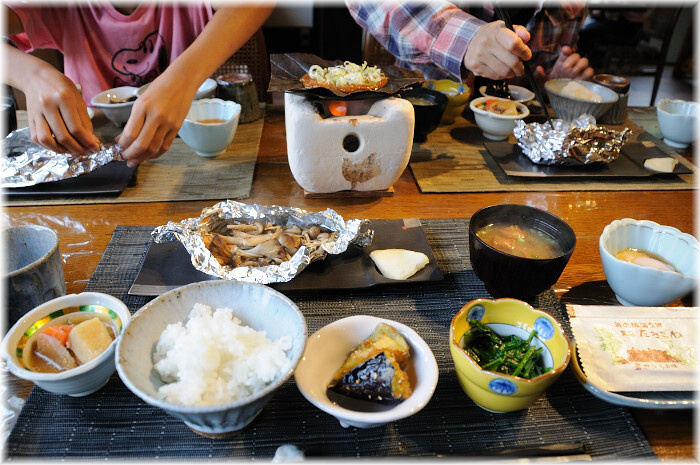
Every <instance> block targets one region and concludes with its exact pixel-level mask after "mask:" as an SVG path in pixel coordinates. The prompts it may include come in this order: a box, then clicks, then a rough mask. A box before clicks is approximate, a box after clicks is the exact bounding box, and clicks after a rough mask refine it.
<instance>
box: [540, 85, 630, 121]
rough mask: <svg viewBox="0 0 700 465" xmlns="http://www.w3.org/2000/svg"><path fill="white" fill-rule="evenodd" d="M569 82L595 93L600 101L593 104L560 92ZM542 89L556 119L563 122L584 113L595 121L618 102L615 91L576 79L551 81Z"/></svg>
mask: <svg viewBox="0 0 700 465" xmlns="http://www.w3.org/2000/svg"><path fill="white" fill-rule="evenodd" d="M571 81H575V82H576V83H578V84H580V85H582V86H583V87H585V88H587V89H588V90H590V91H592V92H595V93H596V94H598V96H600V98H601V101H600V102H593V101H590V100H585V99H582V98H576V97H572V96H569V95H567V94H565V93H563V92H562V90H563V89H564V88H565V86H566V85H567V84H568V83H569V82H571ZM544 88H545V89H546V91H547V95H548V96H549V103H550V105H552V108H553V109H554V112H555V113H556V114H557V118H560V119H563V120H565V121H573V120H575V119H577V118H578V117H579V116H581V115H582V114H584V113H587V114H589V115H592V116H593V117H594V118H595V119H596V120H597V119H598V118H600V117H601V116H603V115H604V114H605V113H606V112H607V111H608V110H609V109H610V107H611V106H613V104H614V103H615V102H617V100H618V95H617V93H616V92H615V91H613V90H610V89H608V88H607V87H604V86H601V85H600V84H596V83H594V82H590V81H581V80H578V79H564V78H560V79H552V80H550V81H547V82H545V83H544Z"/></svg>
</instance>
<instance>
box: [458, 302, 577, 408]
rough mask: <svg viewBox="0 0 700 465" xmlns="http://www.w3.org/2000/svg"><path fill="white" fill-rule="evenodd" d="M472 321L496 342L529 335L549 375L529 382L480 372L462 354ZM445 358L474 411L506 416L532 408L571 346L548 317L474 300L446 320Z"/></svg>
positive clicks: (518, 306) (522, 306)
mask: <svg viewBox="0 0 700 465" xmlns="http://www.w3.org/2000/svg"><path fill="white" fill-rule="evenodd" d="M471 320H478V321H481V323H484V324H485V325H487V326H489V327H490V328H491V329H492V330H493V331H494V332H496V333H497V334H498V335H500V336H506V335H510V334H515V335H517V336H518V337H520V338H521V339H527V338H528V336H529V334H530V333H531V332H532V330H536V331H537V337H536V338H535V339H534V340H533V344H534V345H535V346H536V347H543V348H544V351H543V353H542V356H543V360H544V365H545V366H547V367H550V368H551V370H550V371H549V372H547V373H544V374H542V375H540V376H537V377H535V378H532V379H525V378H521V377H518V376H512V375H508V374H505V373H499V372H494V371H489V370H484V369H482V368H481V367H480V366H479V365H478V364H477V363H476V362H475V361H474V360H473V359H472V358H471V357H470V356H469V355H468V354H467V352H466V351H465V350H464V349H463V348H462V346H461V343H460V341H461V339H462V336H463V335H464V333H465V332H467V331H468V330H469V328H471V324H470V323H469V321H471ZM450 353H451V355H452V360H453V361H454V365H455V369H456V371H457V379H458V380H459V384H460V386H461V387H462V390H464V392H465V393H466V394H467V396H469V398H470V399H472V400H473V401H474V403H476V404H477V405H478V406H479V407H481V408H483V409H485V410H488V411H490V412H497V413H498V412H512V411H516V410H522V409H525V408H527V407H529V406H530V405H532V404H533V403H534V402H535V401H536V400H537V399H538V398H539V397H540V396H541V395H542V393H544V392H545V391H546V389H547V388H548V387H549V386H551V385H552V383H554V382H555V381H556V380H557V379H558V378H559V376H561V374H562V373H563V372H564V370H565V369H566V367H567V366H568V364H569V360H570V358H571V342H570V341H569V338H568V337H567V336H566V334H565V333H564V331H563V330H562V328H561V325H560V324H559V322H558V321H557V320H556V319H555V318H554V317H553V316H552V315H550V314H549V313H547V312H545V311H542V310H537V309H535V308H533V307H531V306H530V305H528V304H527V303H526V302H523V301H520V300H515V299H498V300H489V299H476V300H473V301H471V302H469V303H468V304H466V305H465V306H464V307H462V309H461V310H460V311H459V312H457V314H456V315H455V316H454V317H453V318H452V324H451V325H450Z"/></svg>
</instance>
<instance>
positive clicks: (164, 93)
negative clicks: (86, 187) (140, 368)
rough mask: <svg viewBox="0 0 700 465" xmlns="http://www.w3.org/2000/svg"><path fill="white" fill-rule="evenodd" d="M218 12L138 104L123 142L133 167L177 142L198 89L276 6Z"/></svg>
mask: <svg viewBox="0 0 700 465" xmlns="http://www.w3.org/2000/svg"><path fill="white" fill-rule="evenodd" d="M224 5H226V6H223V7H221V8H219V9H217V10H216V12H215V13H214V16H213V17H212V19H211V21H210V22H209V23H208V24H207V25H206V27H205V28H204V30H203V31H202V33H201V34H200V35H199V37H197V39H196V40H195V41H194V42H193V43H192V45H190V46H189V47H188V48H187V50H185V52H184V53H183V54H182V55H180V56H179V57H178V58H177V59H176V60H175V61H174V62H173V63H172V64H171V65H170V66H168V68H167V69H166V70H165V72H163V74H161V75H160V76H159V77H158V78H156V79H155V80H154V81H153V82H152V83H151V84H150V85H149V86H148V89H147V90H146V92H144V93H143V95H142V96H140V97H139V98H138V100H136V102H135V103H134V108H133V110H132V113H131V117H130V118H129V121H128V122H127V123H126V126H125V127H124V131H123V132H122V134H120V136H119V138H118V142H119V143H120V145H122V147H124V148H125V150H124V152H123V156H124V158H125V159H126V160H127V163H128V164H129V165H136V164H138V163H141V162H143V161H146V160H149V159H152V158H157V157H159V156H160V155H162V154H163V153H165V151H166V150H168V148H170V145H171V144H172V141H173V140H174V139H175V136H176V135H177V132H178V130H179V129H180V126H181V125H182V121H183V120H184V119H185V116H186V115H187V111H188V110H189V108H190V104H191V102H192V99H193V98H194V96H195V94H196V92H197V89H198V88H199V86H200V85H201V84H202V82H204V80H205V79H206V78H208V77H209V76H210V75H211V74H212V73H213V72H214V71H216V69H217V68H218V67H219V66H220V65H221V63H223V62H224V61H226V59H227V58H228V57H230V56H231V55H233V53H235V52H236V51H237V50H238V49H239V48H241V46H243V44H245V43H246V42H247V41H248V39H249V38H250V37H251V36H252V35H253V34H254V33H255V32H256V31H257V30H258V29H259V28H260V27H261V26H262V24H263V23H264V22H265V20H266V19H267V18H268V17H269V16H270V13H271V12H272V9H273V8H274V6H273V5H271V4H269V3H265V4H262V5H260V6H252V4H248V3H247V4H244V5H241V6H227V4H224Z"/></svg>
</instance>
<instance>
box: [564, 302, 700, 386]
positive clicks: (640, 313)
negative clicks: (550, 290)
mask: <svg viewBox="0 0 700 465" xmlns="http://www.w3.org/2000/svg"><path fill="white" fill-rule="evenodd" d="M567 310H568V312H569V316H570V321H571V329H572V331H573V333H574V338H575V339H576V346H577V348H578V353H579V357H580V361H581V366H582V367H583V370H584V371H585V373H586V377H587V378H588V380H589V381H590V382H591V383H593V384H594V385H596V386H599V387H600V388H602V389H606V390H608V391H613V392H629V391H636V392H639V391H693V390H695V378H696V374H697V367H698V359H697V356H696V347H697V336H698V332H697V325H696V319H697V316H698V312H699V311H700V309H699V308H698V307H690V308H686V307H619V306H592V305H567Z"/></svg>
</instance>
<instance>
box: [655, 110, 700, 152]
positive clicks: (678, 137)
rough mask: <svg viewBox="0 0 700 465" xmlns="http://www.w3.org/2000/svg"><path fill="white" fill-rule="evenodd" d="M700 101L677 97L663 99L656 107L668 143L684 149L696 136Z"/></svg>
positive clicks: (660, 126) (662, 132)
mask: <svg viewBox="0 0 700 465" xmlns="http://www.w3.org/2000/svg"><path fill="white" fill-rule="evenodd" d="M699 115H700V103H698V102H688V101H685V100H676V99H668V98H665V99H661V101H660V102H659V105H658V106H657V107H656V117H657V118H658V120H659V129H660V130H661V134H663V136H664V142H665V143H666V145H670V146H671V147H674V148H679V149H684V148H686V147H688V145H690V144H691V143H692V142H693V141H694V140H695V138H696V130H697V121H698V116H699Z"/></svg>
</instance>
